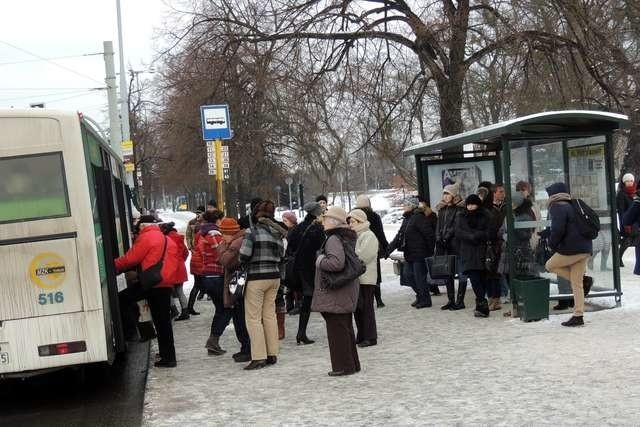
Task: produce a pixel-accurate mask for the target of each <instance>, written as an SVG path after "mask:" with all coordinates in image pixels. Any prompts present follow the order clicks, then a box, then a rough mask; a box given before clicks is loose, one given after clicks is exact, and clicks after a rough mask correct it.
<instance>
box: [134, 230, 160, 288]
mask: <svg viewBox="0 0 640 427" xmlns="http://www.w3.org/2000/svg"><path fill="white" fill-rule="evenodd" d="M166 251H167V238H166V237H165V238H164V247H163V248H162V256H160V261H158V262H156V263H155V264H153V265H152V266H151V267H149V268H147V269H146V270H144V271H140V272H139V273H138V280H139V281H140V287H141V288H142V290H144V291H148V290H149V289H151V288H153V287H155V286H156V285H158V284H159V283H160V282H162V266H163V264H164V254H165V252H166Z"/></svg>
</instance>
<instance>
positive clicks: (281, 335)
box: [276, 313, 285, 340]
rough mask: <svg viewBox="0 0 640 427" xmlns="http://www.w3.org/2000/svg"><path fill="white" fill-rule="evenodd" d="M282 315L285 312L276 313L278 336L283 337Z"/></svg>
mask: <svg viewBox="0 0 640 427" xmlns="http://www.w3.org/2000/svg"><path fill="white" fill-rule="evenodd" d="M284 315H285V313H276V317H277V319H278V338H279V339H281V340H282V339H284Z"/></svg>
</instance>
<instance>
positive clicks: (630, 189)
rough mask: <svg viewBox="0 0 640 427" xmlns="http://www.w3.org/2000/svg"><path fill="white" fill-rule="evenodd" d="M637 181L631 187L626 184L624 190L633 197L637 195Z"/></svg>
mask: <svg viewBox="0 0 640 427" xmlns="http://www.w3.org/2000/svg"><path fill="white" fill-rule="evenodd" d="M636 187H637V186H636V183H633V185H632V186H631V187H627V186H626V185H625V186H624V192H625V193H627V194H628V195H629V197H633V196H635V195H636V191H637V189H636Z"/></svg>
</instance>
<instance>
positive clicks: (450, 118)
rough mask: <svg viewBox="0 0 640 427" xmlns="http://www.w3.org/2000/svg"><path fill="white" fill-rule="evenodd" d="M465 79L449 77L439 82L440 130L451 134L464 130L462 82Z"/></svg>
mask: <svg viewBox="0 0 640 427" xmlns="http://www.w3.org/2000/svg"><path fill="white" fill-rule="evenodd" d="M463 81H464V79H463V78H462V77H461V78H459V79H456V78H455V77H454V78H447V79H446V80H444V81H441V82H438V84H437V86H438V95H439V98H440V105H439V106H440V131H441V132H442V136H443V137H445V136H451V135H455V134H457V133H461V132H463V131H464V126H463V124H462V84H463Z"/></svg>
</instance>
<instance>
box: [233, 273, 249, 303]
mask: <svg viewBox="0 0 640 427" xmlns="http://www.w3.org/2000/svg"><path fill="white" fill-rule="evenodd" d="M248 274H249V269H248V268H247V267H246V266H240V268H238V269H237V270H236V271H234V272H233V273H231V279H229V293H230V294H231V301H232V302H233V303H234V304H235V303H236V302H238V301H240V300H241V299H242V298H243V297H244V291H245V289H246V287H247V276H248Z"/></svg>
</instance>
